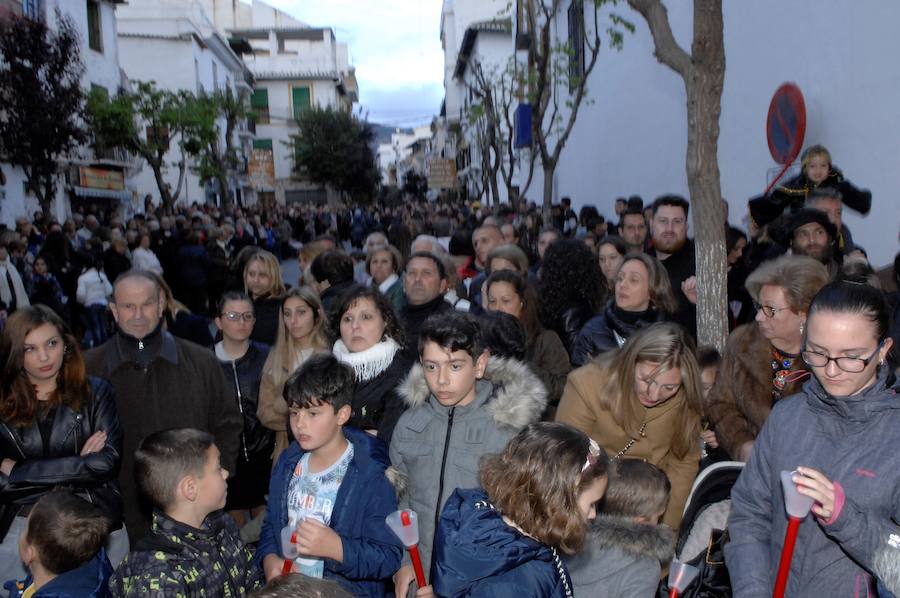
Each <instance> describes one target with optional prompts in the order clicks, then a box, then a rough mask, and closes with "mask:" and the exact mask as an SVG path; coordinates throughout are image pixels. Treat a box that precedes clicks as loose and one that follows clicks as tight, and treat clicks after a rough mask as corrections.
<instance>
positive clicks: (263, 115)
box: [250, 89, 269, 125]
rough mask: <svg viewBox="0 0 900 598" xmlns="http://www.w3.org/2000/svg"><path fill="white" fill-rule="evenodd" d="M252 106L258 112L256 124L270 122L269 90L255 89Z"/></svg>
mask: <svg viewBox="0 0 900 598" xmlns="http://www.w3.org/2000/svg"><path fill="white" fill-rule="evenodd" d="M250 108H251V109H252V110H253V112H254V113H255V114H256V124H258V125H267V124H269V90H268V89H254V90H253V95H251V96H250Z"/></svg>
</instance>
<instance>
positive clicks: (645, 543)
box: [565, 515, 675, 598]
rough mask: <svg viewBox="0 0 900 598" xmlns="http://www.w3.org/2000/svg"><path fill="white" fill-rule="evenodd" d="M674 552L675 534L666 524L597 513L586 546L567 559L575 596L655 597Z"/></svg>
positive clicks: (594, 597)
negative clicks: (665, 568)
mask: <svg viewBox="0 0 900 598" xmlns="http://www.w3.org/2000/svg"><path fill="white" fill-rule="evenodd" d="M674 551H675V533H674V532H673V531H672V528H670V527H669V526H667V525H644V524H641V523H635V522H634V521H632V520H631V519H629V518H625V517H619V516H616V515H598V516H597V519H596V520H595V521H594V523H593V526H592V527H591V530H590V532H589V534H588V538H587V541H586V542H585V546H584V549H583V550H582V551H581V552H579V553H578V554H576V555H575V556H573V557H570V558H568V559H566V561H565V562H566V567H567V568H568V569H569V575H570V576H571V577H572V584H573V586H574V587H575V595H576V596H591V597H592V598H617V597H618V598H633V597H635V596H655V595H656V587H657V585H658V584H659V576H660V573H661V572H662V567H663V566H665V565H667V564H668V563H669V561H671V560H672V555H673V554H674Z"/></svg>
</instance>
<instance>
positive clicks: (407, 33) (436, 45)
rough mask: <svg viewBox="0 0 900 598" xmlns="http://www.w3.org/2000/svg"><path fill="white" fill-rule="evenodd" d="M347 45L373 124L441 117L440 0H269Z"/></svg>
mask: <svg viewBox="0 0 900 598" xmlns="http://www.w3.org/2000/svg"><path fill="white" fill-rule="evenodd" d="M266 2H267V3H268V4H271V5H273V6H276V7H277V8H279V9H281V10H283V11H285V12H287V13H288V14H290V15H291V16H293V17H294V18H297V19H299V20H301V21H303V22H304V23H307V24H308V25H311V26H316V27H331V28H332V29H334V32H335V36H336V37H337V39H338V41H340V42H346V43H347V45H348V46H349V49H350V61H351V63H352V64H353V65H354V66H355V67H356V77H357V80H358V81H359V93H360V106H361V109H362V110H363V111H368V112H369V118H370V120H372V121H374V122H384V123H386V124H399V125H406V124H409V123H411V122H425V121H428V120H430V116H431V115H434V114H437V112H438V110H439V109H440V102H441V99H442V98H443V93H444V90H443V73H444V54H443V50H442V48H441V40H440V21H441V0H329V1H328V2H303V1H301V0H266Z"/></svg>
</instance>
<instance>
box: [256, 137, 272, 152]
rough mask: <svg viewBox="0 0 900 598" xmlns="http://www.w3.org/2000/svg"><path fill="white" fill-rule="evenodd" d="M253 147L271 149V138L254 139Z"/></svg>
mask: <svg viewBox="0 0 900 598" xmlns="http://www.w3.org/2000/svg"><path fill="white" fill-rule="evenodd" d="M253 149H261V150H270V149H272V140H271V139H254V140H253Z"/></svg>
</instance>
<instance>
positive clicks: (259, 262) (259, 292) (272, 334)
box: [244, 250, 285, 345]
mask: <svg viewBox="0 0 900 598" xmlns="http://www.w3.org/2000/svg"><path fill="white" fill-rule="evenodd" d="M284 288H285V287H284V281H283V280H282V278H281V265H280V264H279V263H278V258H276V257H275V256H274V255H273V254H271V253H269V252H268V251H264V250H259V251H257V252H256V253H254V254H253V255H251V256H250V257H249V258H248V259H247V263H246V264H245V265H244V292H245V293H247V295H249V296H250V299H252V300H253V311H254V313H255V314H256V324H254V325H253V334H251V335H250V340H254V341H256V342H258V343H264V344H266V345H273V344H275V339H276V337H277V336H278V308H279V306H280V305H281V303H282V302H281V295H283V294H284Z"/></svg>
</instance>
